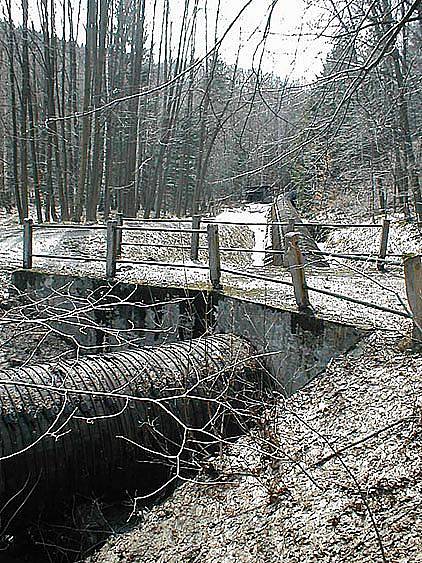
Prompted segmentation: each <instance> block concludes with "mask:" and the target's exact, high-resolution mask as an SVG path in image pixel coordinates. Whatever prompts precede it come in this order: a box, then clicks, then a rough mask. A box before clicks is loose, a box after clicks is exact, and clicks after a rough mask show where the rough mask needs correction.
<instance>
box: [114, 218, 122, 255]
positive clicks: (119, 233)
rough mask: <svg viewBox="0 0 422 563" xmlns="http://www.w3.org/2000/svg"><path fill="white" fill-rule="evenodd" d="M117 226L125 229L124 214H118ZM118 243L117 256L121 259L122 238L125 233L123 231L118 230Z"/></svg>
mask: <svg viewBox="0 0 422 563" xmlns="http://www.w3.org/2000/svg"><path fill="white" fill-rule="evenodd" d="M116 221H117V226H118V227H123V213H118V214H117V218H116ZM116 236H117V241H116V256H117V257H118V258H120V257H121V255H122V238H123V231H122V229H121V228H120V229H117V235H116Z"/></svg>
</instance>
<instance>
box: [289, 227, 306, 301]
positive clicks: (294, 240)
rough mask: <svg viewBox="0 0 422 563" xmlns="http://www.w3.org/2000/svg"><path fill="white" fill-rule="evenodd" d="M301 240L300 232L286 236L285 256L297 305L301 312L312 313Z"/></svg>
mask: <svg viewBox="0 0 422 563" xmlns="http://www.w3.org/2000/svg"><path fill="white" fill-rule="evenodd" d="M299 239H300V233H299V232H291V233H287V234H286V236H285V243H286V254H285V256H286V262H287V266H288V268H289V271H290V274H291V276H292V282H293V289H294V293H295V299H296V304H297V306H298V308H299V311H304V312H309V311H312V307H311V302H310V300H309V295H308V289H307V287H306V280H305V269H304V261H303V255H302V252H301V250H300V248H299Z"/></svg>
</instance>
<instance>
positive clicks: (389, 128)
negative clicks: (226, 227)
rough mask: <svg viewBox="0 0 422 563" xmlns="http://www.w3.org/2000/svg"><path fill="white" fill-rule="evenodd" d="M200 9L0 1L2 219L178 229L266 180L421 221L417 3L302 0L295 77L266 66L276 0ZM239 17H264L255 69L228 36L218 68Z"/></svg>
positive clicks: (319, 199)
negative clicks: (170, 220) (150, 223)
mask: <svg viewBox="0 0 422 563" xmlns="http://www.w3.org/2000/svg"><path fill="white" fill-rule="evenodd" d="M305 3H306V2H305ZM208 4H209V5H211V4H212V7H213V10H212V16H211V13H210V14H209V17H208V18H207V4H206V1H205V0H204V1H200V0H178V1H174V0H173V1H170V0H160V1H159V0H155V1H154V2H145V0H87V5H86V6H84V5H81V4H79V5H78V4H75V2H74V1H73V0H39V2H38V4H35V3H34V4H31V5H29V4H28V0H22V1H21V4H20V5H19V6H16V5H13V4H12V3H11V0H3V12H2V16H1V18H2V19H1V20H0V72H1V77H2V80H1V82H0V206H2V207H4V208H6V209H7V210H12V209H14V208H16V209H17V212H18V214H19V217H20V219H21V220H22V219H23V218H25V217H27V216H29V215H30V214H31V215H33V216H35V217H36V218H37V220H38V221H39V222H42V221H68V220H73V221H78V222H79V221H96V220H99V219H103V218H107V217H108V216H109V215H110V213H111V211H114V210H119V211H122V212H123V213H124V214H125V215H126V216H136V215H137V214H138V213H139V214H140V215H142V216H145V217H160V216H162V215H168V214H175V215H177V216H184V215H190V214H194V213H207V212H210V211H212V210H213V209H215V208H216V207H217V206H218V205H221V204H226V203H229V204H230V203H231V204H233V203H234V204H236V203H238V202H239V201H242V199H244V197H245V193H246V191H247V190H248V189H250V187H251V186H259V185H269V186H274V187H277V188H278V189H286V190H294V191H295V192H296V193H297V196H298V202H299V205H301V206H305V207H306V206H307V207H310V206H315V205H318V206H320V207H324V206H325V205H326V204H327V203H328V202H330V201H333V200H335V199H336V198H337V197H338V194H352V195H353V194H355V195H356V196H357V197H358V198H362V199H363V200H364V202H365V205H369V207H370V208H372V209H378V210H386V209H387V208H388V209H389V210H395V211H401V212H404V213H405V215H406V216H407V217H408V218H417V220H418V221H419V222H422V204H421V188H420V172H419V168H420V165H419V163H420V156H421V142H420V137H419V136H418V132H419V130H420V126H421V120H422V115H421V101H420V100H421V97H420V91H421V66H422V56H421V52H420V45H421V36H422V2H421V0H413V1H412V0H401V1H395V0H339V1H334V0H314V1H313V2H312V1H311V0H309V1H308V2H307V3H306V4H307V7H308V8H311V7H312V8H313V9H314V10H316V13H317V14H318V18H316V19H313V20H310V19H309V18H308V20H307V21H305V19H303V21H301V22H298V23H299V25H298V28H299V29H300V32H299V33H300V34H302V35H303V36H305V35H307V36H309V37H311V39H312V38H315V40H316V39H318V40H321V39H324V40H325V42H326V45H327V49H326V53H325V54H324V64H323V66H322V68H321V70H318V71H317V72H315V69H313V68H312V62H311V61H310V62H309V69H307V63H306V61H302V65H303V67H304V68H305V69H307V70H305V73H304V76H297V75H295V73H291V74H289V75H286V76H277V75H276V73H274V72H268V71H267V70H266V67H265V65H264V64H262V63H263V61H265V58H266V56H267V54H268V53H267V50H266V45H267V40H268V38H270V37H271V35H272V33H273V31H274V26H277V22H275V9H276V7H277V6H278V7H279V5H281V4H283V5H284V4H286V7H285V9H286V10H287V9H288V6H287V4H288V3H287V2H284V0H283V2H282V0H279V1H278V2H277V0H274V1H271V2H268V6H264V3H261V2H254V1H253V0H249V1H246V0H245V1H244V3H243V5H240V8H239V11H238V14H237V15H235V17H234V19H233V20H232V21H229V22H227V21H226V20H224V21H222V18H221V14H220V0H208ZM255 4H256V5H255ZM247 9H249V10H255V11H256V13H257V15H258V14H259V18H261V19H262V18H264V25H263V27H262V33H261V35H260V37H259V41H258V43H257V47H256V52H255V55H256V56H254V57H253V61H252V60H251V64H250V67H251V68H246V67H245V65H244V64H243V63H241V62H240V58H239V56H238V55H239V53H240V52H241V41H240V39H239V46H238V50H237V55H236V49H237V48H236V46H235V44H234V40H233V39H232V40H231V43H230V49H231V50H232V51H233V50H234V51H235V56H234V60H235V62H234V63H232V62H231V63H230V64H229V63H227V62H225V61H226V58H225V50H226V49H227V46H226V44H225V42H224V40H225V39H226V37H227V36H228V35H229V32H230V30H231V28H232V27H233V26H234V24H237V23H238V22H239V21H241V18H242V16H243V13H244V12H245V10H247ZM17 11H18V13H19V16H16V14H17ZM204 13H205V21H206V25H205V26H204V24H203V21H204ZM314 13H315V12H314ZM34 21H36V22H38V23H37V24H34V23H33V22H34ZM204 36H205V40H204ZM198 44H201V45H202V44H205V48H204V49H202V48H201V49H200V48H198ZM296 57H297V58H300V57H301V52H300V51H299V50H298V52H297V53H296Z"/></svg>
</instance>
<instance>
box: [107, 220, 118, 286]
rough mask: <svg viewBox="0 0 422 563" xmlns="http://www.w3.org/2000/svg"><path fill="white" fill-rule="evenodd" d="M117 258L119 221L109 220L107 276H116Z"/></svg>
mask: <svg viewBox="0 0 422 563" xmlns="http://www.w3.org/2000/svg"><path fill="white" fill-rule="evenodd" d="M116 259H117V221H116V220H113V221H107V256H106V276H107V278H114V277H116Z"/></svg>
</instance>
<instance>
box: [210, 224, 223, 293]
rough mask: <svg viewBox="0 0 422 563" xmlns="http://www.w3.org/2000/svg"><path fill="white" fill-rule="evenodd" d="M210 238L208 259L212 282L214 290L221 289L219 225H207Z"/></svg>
mask: <svg viewBox="0 0 422 563" xmlns="http://www.w3.org/2000/svg"><path fill="white" fill-rule="evenodd" d="M207 237H208V259H209V265H210V280H211V283H212V286H213V288H214V289H221V288H222V285H221V283H220V278H221V262H220V241H219V235H218V225H212V224H209V225H207Z"/></svg>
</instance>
